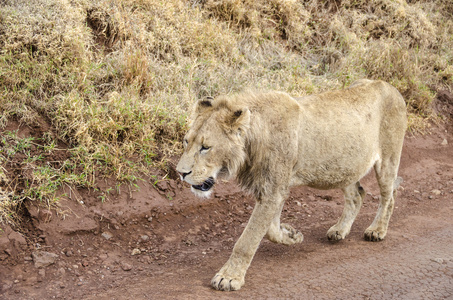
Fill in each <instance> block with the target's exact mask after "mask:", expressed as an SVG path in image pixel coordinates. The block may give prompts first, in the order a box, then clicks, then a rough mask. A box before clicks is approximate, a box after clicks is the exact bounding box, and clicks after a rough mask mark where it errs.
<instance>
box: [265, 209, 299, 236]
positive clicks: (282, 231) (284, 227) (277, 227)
mask: <svg viewBox="0 0 453 300" xmlns="http://www.w3.org/2000/svg"><path fill="white" fill-rule="evenodd" d="M282 208H283V203H282V204H281V207H280V209H279V210H278V212H277V213H276V215H275V217H274V219H273V220H272V223H271V226H270V227H269V230H268V231H267V233H266V237H267V239H268V240H269V241H271V242H274V243H278V244H284V245H293V244H296V243H301V242H302V241H303V240H304V235H303V234H302V233H301V232H300V231H298V230H296V229H294V228H293V227H292V226H291V225H289V224H285V223H280V215H281V212H282Z"/></svg>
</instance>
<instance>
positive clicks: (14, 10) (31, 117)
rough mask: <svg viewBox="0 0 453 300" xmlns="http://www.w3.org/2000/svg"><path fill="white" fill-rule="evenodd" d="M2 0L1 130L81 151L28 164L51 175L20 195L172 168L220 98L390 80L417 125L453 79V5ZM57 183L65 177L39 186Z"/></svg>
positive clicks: (0, 161) (3, 170)
mask: <svg viewBox="0 0 453 300" xmlns="http://www.w3.org/2000/svg"><path fill="white" fill-rule="evenodd" d="M1 3H2V4H0V49H1V50H0V109H1V116H0V126H2V127H4V126H6V124H8V122H9V121H10V120H11V119H14V120H19V121H20V122H22V123H25V124H28V125H38V126H41V125H42V123H43V120H44V122H45V123H47V124H48V125H51V130H50V131H49V133H48V134H47V135H46V136H42V137H39V138H42V141H41V142H40V145H41V146H40V147H38V148H39V149H41V150H43V149H44V148H46V147H48V146H49V145H50V144H57V143H65V145H67V147H68V152H69V153H70V155H69V156H68V157H65V158H64V160H62V161H61V165H59V166H58V167H54V168H51V169H49V168H47V169H46V168H44V167H45V166H46V162H43V163H42V164H34V165H33V167H31V165H30V164H28V163H27V164H24V165H23V166H28V167H29V168H31V169H33V168H34V169H33V170H34V171H39V170H40V173H39V174H41V175H39V176H41V177H39V176H38V175H37V174H38V173H36V172H24V174H25V175H26V176H29V177H30V178H29V179H30V181H31V182H34V183H35V185H34V186H32V187H28V188H26V187H22V188H17V186H16V188H14V186H11V185H5V184H2V186H5V188H6V190H5V192H7V193H12V194H11V195H14V197H15V198H14V199H15V200H14V201H13V203H19V202H20V201H21V200H22V199H24V198H25V197H24V196H23V195H27V197H28V198H33V199H45V200H46V201H50V200H49V199H51V198H52V197H54V195H55V190H56V189H58V188H59V187H61V186H62V185H64V184H70V185H81V186H91V187H96V178H97V177H99V176H103V175H108V176H114V177H115V178H116V179H118V180H134V179H136V178H137V176H138V174H146V173H147V172H148V171H147V170H149V167H150V166H156V165H159V166H163V165H164V164H165V160H166V157H168V156H169V155H173V154H177V153H178V152H179V151H180V148H181V145H180V140H181V134H182V133H183V131H184V129H185V126H186V118H187V115H188V110H189V109H190V107H191V106H192V103H193V102H194V101H195V100H196V99H198V98H200V97H204V96H207V95H210V96H215V95H217V94H221V93H231V92H235V91H238V90H242V89H247V88H252V89H261V90H269V89H276V90H284V91H287V92H290V93H291V94H294V95H305V94H310V93H314V92H320V91H323V90H327V89H333V88H341V87H343V86H345V85H348V84H349V83H351V82H352V81H354V80H356V79H359V78H363V77H368V78H374V79H382V80H385V81H388V82H390V83H392V84H393V85H395V86H396V87H397V88H398V89H399V90H400V91H401V93H402V94H403V95H404V97H405V99H406V101H407V104H408V109H409V111H410V126H411V130H414V131H416V130H418V129H422V128H424V126H425V124H426V122H427V121H426V120H429V118H430V117H431V115H432V112H431V109H430V103H431V101H432V99H433V98H434V96H435V93H436V91H437V90H440V89H451V87H452V86H453V66H452V65H453V63H452V62H453V52H452V51H451V49H453V21H452V20H453V3H452V2H451V1H449V0H433V1H402V0H378V1H352V0H308V1H293V0H286V1H283V0H268V1H264V0H257V1H252V0H186V1H183V0H172V1H158V0H125V1H119V0H95V1H87V0H76V1H69V0H66V1H60V0H58V1H57V0H36V1H33V4H31V2H30V1H26V0H6V1H3V2H1ZM5 141H6V143H10V144H9V145H10V146H14V145H17V139H16V140H14V142H13V141H12V140H8V139H6V140H5ZM8 141H9V142H8ZM15 143H16V144H15ZM13 148H14V147H13ZM46 149H47V148H46ZM43 151H44V150H43ZM19 152H20V151H19ZM50 153H54V152H50ZM22 154H23V153H22ZM37 155H38V154H37ZM15 159H16V160H17V157H16V158H14V157H13V156H8V155H7V154H5V153H4V152H1V153H0V177H2V178H3V177H4V178H6V179H8V180H10V181H11V180H12V181H14V180H15V179H14V178H13V177H14V175H13V174H12V173H11V171H10V170H11V166H10V165H8V163H9V164H11V163H12V161H14V160H15ZM62 166H65V167H64V168H63V167H62ZM43 170H44V171H43ZM27 174H28V175H27ZM33 174H34V175H33ZM38 177H39V178H38ZM38 179H39V180H38ZM2 180H3V179H2ZM46 180H47V181H49V180H50V181H51V182H52V183H53V185H51V186H47V185H45V188H43V189H41V190H40V191H38V193H37V194H36V193H32V192H31V191H33V189H32V188H33V187H34V188H35V190H34V192H36V191H37V186H38V185H39V184H41V185H42V182H46ZM27 191H28V192H27ZM2 199H3V198H2ZM8 199H12V198H11V197H9V198H8ZM1 203H3V204H0V211H6V207H7V205H6V204H4V203H6V202H5V201H3V200H2V202H1ZM9 203H11V201H10V202H9ZM8 205H9V204H8ZM8 207H9V206H8Z"/></svg>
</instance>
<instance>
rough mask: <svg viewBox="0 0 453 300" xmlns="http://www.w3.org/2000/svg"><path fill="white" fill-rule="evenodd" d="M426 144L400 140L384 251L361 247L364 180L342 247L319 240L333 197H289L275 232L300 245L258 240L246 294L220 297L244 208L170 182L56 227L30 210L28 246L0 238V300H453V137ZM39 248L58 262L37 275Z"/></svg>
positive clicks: (222, 195) (54, 219)
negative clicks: (215, 281) (285, 230)
mask: <svg viewBox="0 0 453 300" xmlns="http://www.w3.org/2000/svg"><path fill="white" fill-rule="evenodd" d="M433 132H434V133H433V134H431V135H427V136H418V137H415V138H414V137H407V138H406V141H405V146H404V149H403V156H402V162H401V168H400V176H402V177H403V178H404V180H405V181H404V183H403V184H402V187H401V188H400V190H399V194H398V197H397V201H396V207H395V211H394V215H393V217H392V220H391V224H390V227H389V232H388V235H387V237H386V239H385V240H384V241H383V242H378V243H372V242H365V241H364V240H363V238H362V234H363V231H364V230H365V228H366V227H367V226H368V225H369V224H370V223H371V221H372V219H373V218H374V214H375V212H376V210H377V206H378V187H377V184H376V181H375V179H374V175H373V174H370V175H368V176H367V177H366V178H365V180H363V182H362V185H363V186H364V188H365V190H366V191H367V193H368V194H367V197H366V199H365V203H364V206H363V208H362V210H361V212H360V214H359V216H358V218H357V220H356V222H355V223H354V225H353V227H352V231H351V234H350V235H349V236H348V237H347V238H346V239H345V240H343V241H341V242H339V243H330V242H328V241H327V239H326V237H325V234H326V232H327V229H328V228H329V227H330V226H331V225H332V224H334V223H335V221H336V218H338V217H339V216H340V214H341V211H342V208H343V199H342V195H341V192H339V191H317V190H313V189H308V188H296V189H293V190H292V193H291V195H290V197H289V199H288V201H287V203H286V206H285V209H284V211H283V217H282V221H284V222H286V223H290V224H292V225H293V226H295V227H296V228H298V229H299V230H301V231H302V232H303V233H304V236H305V240H304V241H303V243H301V244H298V245H294V246H283V245H277V244H273V243H271V242H269V241H266V240H263V242H262V243H261V246H260V248H259V250H258V252H257V254H256V256H255V258H254V260H253V262H252V265H251V267H250V269H249V271H248V273H247V276H246V284H245V286H244V287H243V288H242V289H241V290H240V291H236V292H230V293H227V292H219V291H215V290H213V289H212V288H211V287H210V285H209V282H210V279H211V277H212V276H213V275H214V274H215V273H216V271H217V270H218V269H219V268H220V267H221V266H222V265H223V263H224V262H225V261H226V260H227V258H228V256H229V255H230V253H231V249H232V247H233V245H234V242H235V241H236V240H237V238H238V236H239V235H240V234H241V232H242V230H243V228H244V226H245V224H246V222H247V220H248V218H249V216H250V213H251V210H252V207H253V199H251V198H250V197H248V196H246V195H244V194H243V193H242V192H240V191H239V190H238V189H237V187H235V185H234V184H233V183H229V184H222V185H220V186H218V187H217V189H216V193H215V196H214V197H213V198H211V199H209V200H199V199H196V198H194V197H193V196H192V195H191V194H190V191H188V188H187V187H183V186H181V183H180V182H178V181H169V182H162V183H160V184H159V185H158V190H156V189H154V188H153V187H152V185H150V184H147V183H142V184H141V188H140V190H139V191H132V192H129V191H123V192H122V193H121V194H120V195H118V196H116V197H112V198H111V199H108V200H107V201H105V203H99V200H98V199H96V197H95V195H93V194H92V193H90V192H88V191H73V193H75V194H73V195H72V198H71V199H68V200H67V203H66V204H64V203H63V204H62V207H63V208H65V205H66V206H67V210H71V211H73V213H71V214H67V215H66V217H65V218H64V220H63V218H62V217H61V216H57V215H55V213H52V212H50V213H49V212H46V211H43V210H42V209H41V210H39V211H38V210H36V209H33V207H29V211H30V216H29V218H30V224H29V225H30V226H29V229H28V230H27V232H25V233H24V235H21V236H23V237H24V239H25V240H26V244H24V243H23V242H22V244H21V243H20V238H17V236H16V239H15V238H14V237H15V235H14V232H13V231H11V230H10V229H8V228H6V229H4V230H6V232H9V235H8V234H6V237H7V238H5V235H4V236H3V242H0V250H1V249H2V248H1V246H2V245H3V246H4V248H5V247H6V248H5V249H7V250H8V251H9V253H7V252H5V253H6V254H4V255H3V256H0V258H1V261H0V274H1V275H0V287H1V289H0V299H52V298H55V299H214V298H216V299H217V298H220V299H278V298H279V299H453V147H452V146H451V143H453V136H452V135H451V133H449V132H447V131H446V128H444V127H442V128H438V129H435V130H434V131H433ZM445 140H446V141H447V144H446V143H445ZM74 199H79V200H80V199H82V200H81V201H83V203H84V205H80V204H77V203H76V201H74ZM49 215H50V216H51V218H50V219H51V220H50V221H49V220H48V219H49V218H48V217H49ZM75 215H76V216H75ZM17 241H19V242H17ZM16 242H17V243H19V244H20V245H18V244H17V243H16ZM2 243H3V244H2ZM8 243H9V244H8ZM5 245H6V246H5ZM8 245H10V246H11V247H10V248H7V247H8ZM38 248H39V251H45V252H49V253H54V254H56V255H57V258H56V260H55V261H54V262H53V263H52V264H51V265H49V266H47V267H43V268H36V267H35V263H36V261H34V260H35V258H32V257H31V256H30V255H31V253H32V252H33V251H37V249H38ZM0 252H1V251H0Z"/></svg>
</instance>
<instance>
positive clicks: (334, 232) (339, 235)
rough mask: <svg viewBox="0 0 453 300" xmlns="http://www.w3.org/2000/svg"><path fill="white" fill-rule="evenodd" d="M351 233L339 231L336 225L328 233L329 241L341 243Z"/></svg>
mask: <svg viewBox="0 0 453 300" xmlns="http://www.w3.org/2000/svg"><path fill="white" fill-rule="evenodd" d="M348 233H349V232H346V231H344V230H341V229H338V226H336V225H334V226H332V227H331V228H330V229H329V230H328V231H327V239H328V240H329V241H333V242H335V241H340V240H343V239H344V238H345V237H346V236H347V235H348Z"/></svg>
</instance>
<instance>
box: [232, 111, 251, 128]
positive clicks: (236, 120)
mask: <svg viewBox="0 0 453 300" xmlns="http://www.w3.org/2000/svg"><path fill="white" fill-rule="evenodd" d="M229 124H230V126H231V128H232V129H233V130H235V131H236V130H245V129H246V128H247V127H248V126H249V124H250V110H249V109H248V108H242V109H236V110H235V111H234V112H233V114H232V115H231V116H230V120H229Z"/></svg>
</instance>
